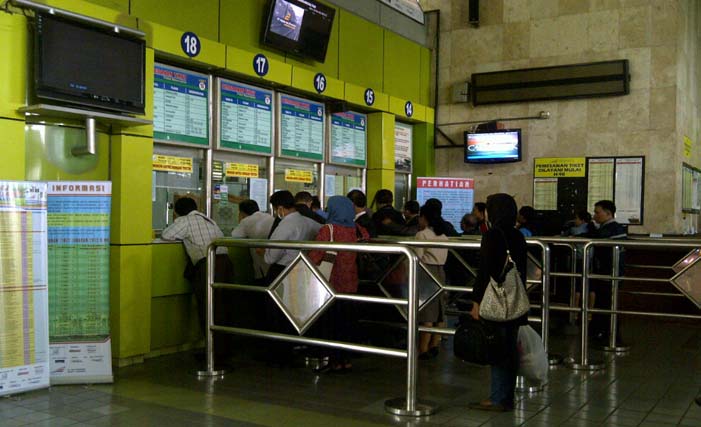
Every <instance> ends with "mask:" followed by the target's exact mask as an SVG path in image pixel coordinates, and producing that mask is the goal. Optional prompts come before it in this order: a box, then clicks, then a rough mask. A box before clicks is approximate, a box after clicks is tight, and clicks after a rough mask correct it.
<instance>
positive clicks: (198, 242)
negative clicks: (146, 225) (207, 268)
mask: <svg viewBox="0 0 701 427" xmlns="http://www.w3.org/2000/svg"><path fill="white" fill-rule="evenodd" d="M220 237H224V233H222V231H221V230H220V229H219V226H218V225H217V224H216V223H215V222H214V221H213V220H212V219H210V218H208V217H207V216H205V214H203V213H202V212H199V211H192V212H190V213H189V214H187V215H185V216H179V217H177V218H175V221H173V223H172V224H170V225H169V226H168V227H166V229H165V230H163V233H161V238H162V239H163V240H182V241H183V244H184V245H185V251H186V252H187V254H188V256H189V257H190V261H192V263H193V264H197V262H198V261H199V260H201V259H202V258H205V257H206V256H207V247H208V246H209V244H210V243H212V241H213V240H214V239H218V238H220ZM228 252H229V251H228V250H227V249H226V248H225V247H223V246H222V247H218V248H217V253H218V254H226V253H228Z"/></svg>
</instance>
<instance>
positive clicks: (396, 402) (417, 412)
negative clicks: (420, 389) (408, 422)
mask: <svg viewBox="0 0 701 427" xmlns="http://www.w3.org/2000/svg"><path fill="white" fill-rule="evenodd" d="M437 410H438V404H436V403H435V402H431V401H428V400H419V399H416V405H414V410H413V411H407V409H406V399H405V398H403V397H397V398H394V399H389V400H387V401H386V402H385V411H387V412H389V413H390V414H394V415H400V416H403V417H426V416H429V415H433V414H435V413H436V411H437Z"/></svg>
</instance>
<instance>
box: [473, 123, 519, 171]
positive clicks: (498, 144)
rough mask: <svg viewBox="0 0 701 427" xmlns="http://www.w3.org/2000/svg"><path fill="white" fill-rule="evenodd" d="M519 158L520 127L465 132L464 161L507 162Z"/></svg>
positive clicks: (516, 160)
mask: <svg viewBox="0 0 701 427" xmlns="http://www.w3.org/2000/svg"><path fill="white" fill-rule="evenodd" d="M520 160H521V129H508V130H499V131H496V132H485V133H469V132H465V163H508V162H518V161H520Z"/></svg>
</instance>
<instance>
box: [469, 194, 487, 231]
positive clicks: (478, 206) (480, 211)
mask: <svg viewBox="0 0 701 427" xmlns="http://www.w3.org/2000/svg"><path fill="white" fill-rule="evenodd" d="M486 212H487V204H486V203H484V202H477V203H475V206H473V207H472V215H474V216H475V219H476V220H477V229H479V232H480V234H484V233H486V232H487V230H489V225H488V224H487V221H486V220H485V215H486Z"/></svg>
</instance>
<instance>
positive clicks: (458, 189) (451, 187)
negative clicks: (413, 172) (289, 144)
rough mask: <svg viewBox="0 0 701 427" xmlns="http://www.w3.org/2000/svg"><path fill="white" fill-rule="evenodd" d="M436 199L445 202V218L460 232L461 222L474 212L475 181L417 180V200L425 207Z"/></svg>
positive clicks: (459, 179)
mask: <svg viewBox="0 0 701 427" xmlns="http://www.w3.org/2000/svg"><path fill="white" fill-rule="evenodd" d="M431 198H435V199H438V200H440V201H441V202H443V218H445V219H446V221H448V222H450V223H451V224H453V227H455V229H456V230H460V221H461V220H462V217H463V216H464V215H465V214H466V213H470V212H472V205H473V204H474V201H475V180H474V179H472V178H429V177H423V178H417V179H416V200H417V201H418V202H419V204H420V205H422V206H423V204H424V203H426V200H428V199H431Z"/></svg>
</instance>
